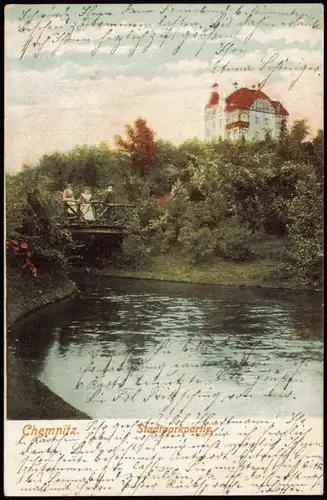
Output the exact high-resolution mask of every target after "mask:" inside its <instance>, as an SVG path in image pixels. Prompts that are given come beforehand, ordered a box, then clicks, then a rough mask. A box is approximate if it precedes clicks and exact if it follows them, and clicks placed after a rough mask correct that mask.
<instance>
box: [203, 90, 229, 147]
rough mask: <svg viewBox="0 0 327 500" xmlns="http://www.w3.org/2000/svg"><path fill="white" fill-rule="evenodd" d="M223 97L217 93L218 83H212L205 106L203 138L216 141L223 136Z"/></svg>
mask: <svg viewBox="0 0 327 500" xmlns="http://www.w3.org/2000/svg"><path fill="white" fill-rule="evenodd" d="M223 101H224V99H223V98H222V97H221V95H220V94H219V85H218V83H214V84H213V86H212V92H211V96H210V98H209V101H208V103H207V105H206V107H205V140H206V141H216V140H218V139H219V137H221V138H222V139H223V138H224V137H225V116H224V107H223Z"/></svg>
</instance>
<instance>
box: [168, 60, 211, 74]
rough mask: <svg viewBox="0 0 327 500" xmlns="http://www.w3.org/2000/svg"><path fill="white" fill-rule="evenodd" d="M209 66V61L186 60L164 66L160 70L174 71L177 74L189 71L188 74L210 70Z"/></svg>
mask: <svg viewBox="0 0 327 500" xmlns="http://www.w3.org/2000/svg"><path fill="white" fill-rule="evenodd" d="M208 66H209V63H208V62H207V61H200V59H193V60H188V59H184V60H182V61H178V62H172V63H165V64H162V65H161V66H160V68H162V69H164V70H166V71H173V72H176V73H177V72H181V71H187V72H193V71H198V70H199V69H205V68H208Z"/></svg>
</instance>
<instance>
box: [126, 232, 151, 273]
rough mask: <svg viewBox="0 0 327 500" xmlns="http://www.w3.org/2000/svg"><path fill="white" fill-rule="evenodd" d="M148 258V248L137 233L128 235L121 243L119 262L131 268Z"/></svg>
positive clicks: (138, 265) (143, 262)
mask: <svg viewBox="0 0 327 500" xmlns="http://www.w3.org/2000/svg"><path fill="white" fill-rule="evenodd" d="M148 258H149V249H148V248H147V247H146V246H145V244H144V241H143V239H142V237H141V236H140V235H138V234H130V235H128V236H127V237H126V238H125V239H124V241H123V243H122V251H121V256H120V263H121V264H122V265H127V266H130V267H133V268H137V267H141V266H142V265H144V264H145V263H146V262H147V261H148Z"/></svg>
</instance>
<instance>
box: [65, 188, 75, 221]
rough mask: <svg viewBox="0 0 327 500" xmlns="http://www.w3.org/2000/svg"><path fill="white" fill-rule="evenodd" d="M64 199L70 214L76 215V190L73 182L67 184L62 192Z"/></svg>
mask: <svg viewBox="0 0 327 500" xmlns="http://www.w3.org/2000/svg"><path fill="white" fill-rule="evenodd" d="M62 200H63V201H64V203H65V205H66V207H67V213H68V215H73V216H74V215H76V202H75V196H74V191H73V188H72V185H71V184H65V189H64V192H63V193H62Z"/></svg>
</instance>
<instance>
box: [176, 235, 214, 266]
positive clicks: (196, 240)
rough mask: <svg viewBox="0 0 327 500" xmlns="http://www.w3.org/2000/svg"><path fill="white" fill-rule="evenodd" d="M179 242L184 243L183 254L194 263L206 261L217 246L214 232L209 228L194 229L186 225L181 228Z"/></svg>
mask: <svg viewBox="0 0 327 500" xmlns="http://www.w3.org/2000/svg"><path fill="white" fill-rule="evenodd" d="M178 242H179V243H180V244H181V245H182V249H181V252H182V254H183V255H185V257H186V258H187V260H189V261H190V262H191V263H192V264H198V263H201V262H206V261H207V260H208V259H209V258H210V257H211V256H212V255H213V252H214V248H215V243H214V238H213V235H212V232H211V231H210V229H208V228H202V229H199V230H194V228H193V227H192V226H186V227H184V228H182V229H181V231H180V234H179V237H178Z"/></svg>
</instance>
